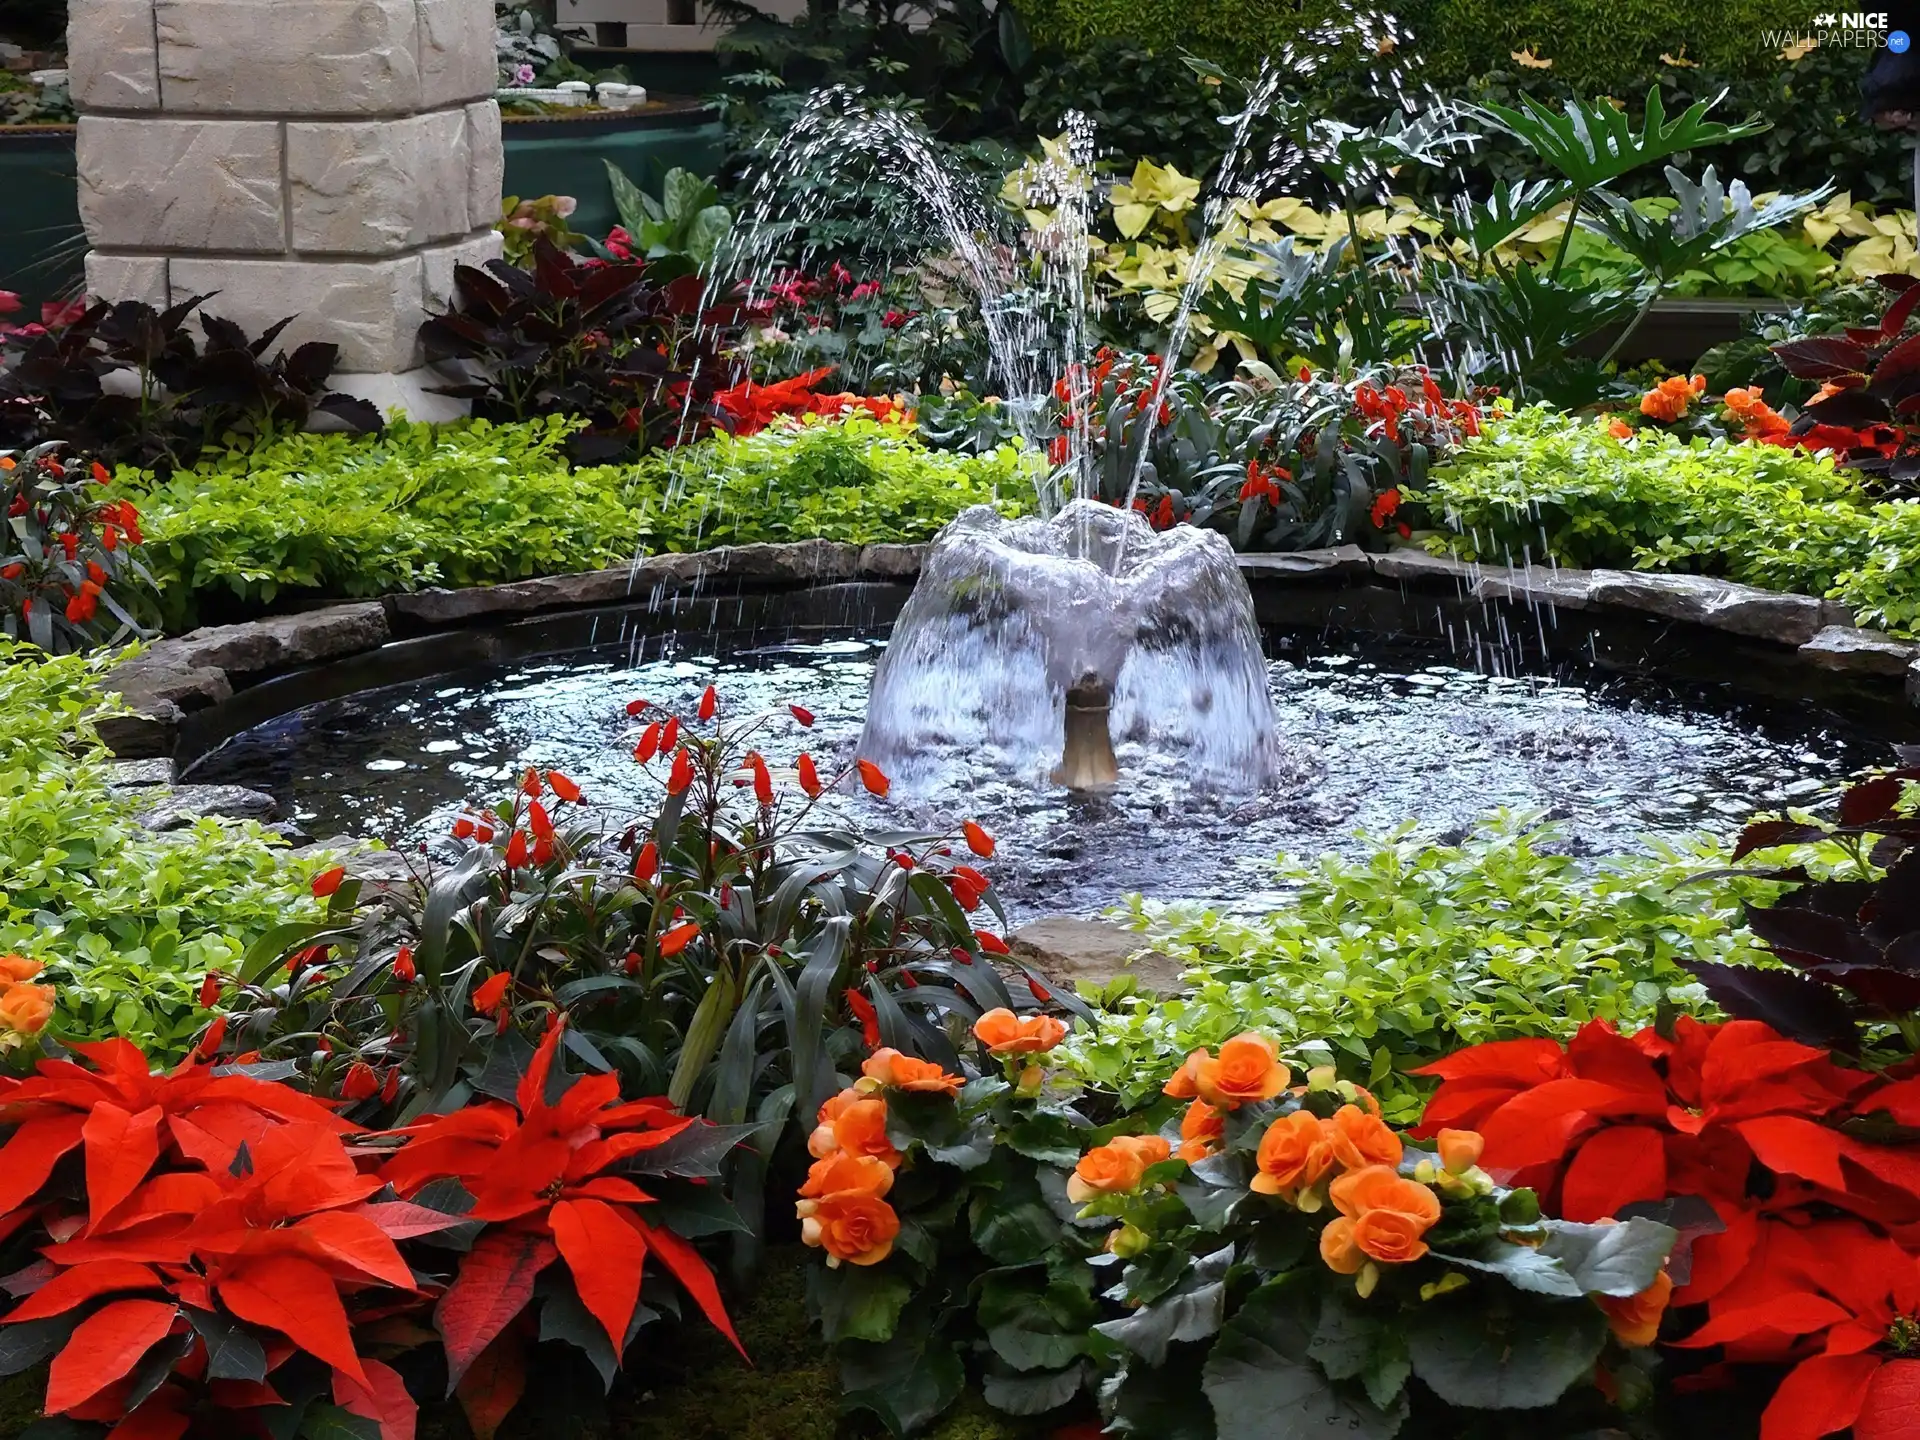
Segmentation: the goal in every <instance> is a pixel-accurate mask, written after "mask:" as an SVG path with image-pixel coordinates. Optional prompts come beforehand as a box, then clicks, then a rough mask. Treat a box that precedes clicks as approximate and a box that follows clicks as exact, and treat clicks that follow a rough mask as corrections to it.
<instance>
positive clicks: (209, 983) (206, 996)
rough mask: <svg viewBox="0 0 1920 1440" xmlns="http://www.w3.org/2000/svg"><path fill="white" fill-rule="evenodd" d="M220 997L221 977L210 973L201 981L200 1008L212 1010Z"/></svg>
mask: <svg viewBox="0 0 1920 1440" xmlns="http://www.w3.org/2000/svg"><path fill="white" fill-rule="evenodd" d="M219 998H220V977H219V976H218V975H214V974H212V973H209V974H208V976H207V978H206V979H204V980H202V981H201V982H200V1008H201V1009H202V1010H211V1009H212V1008H213V1002H214V1001H216V1000H218V999H219Z"/></svg>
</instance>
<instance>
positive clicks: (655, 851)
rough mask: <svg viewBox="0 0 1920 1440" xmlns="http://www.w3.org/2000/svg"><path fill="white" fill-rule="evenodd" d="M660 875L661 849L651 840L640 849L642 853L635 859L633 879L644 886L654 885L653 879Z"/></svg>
mask: <svg viewBox="0 0 1920 1440" xmlns="http://www.w3.org/2000/svg"><path fill="white" fill-rule="evenodd" d="M659 873H660V849H659V847H658V846H656V845H655V844H654V843H653V841H651V840H649V841H647V843H646V844H644V845H642V846H641V847H640V853H639V854H638V855H636V856H634V857H633V878H634V880H635V881H636V882H638V883H639V884H642V885H650V884H652V883H653V877H654V876H655V875H658V874H659Z"/></svg>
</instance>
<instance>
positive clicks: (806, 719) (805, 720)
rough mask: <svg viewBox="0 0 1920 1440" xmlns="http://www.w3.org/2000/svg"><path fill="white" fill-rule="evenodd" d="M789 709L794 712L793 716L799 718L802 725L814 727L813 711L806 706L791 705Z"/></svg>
mask: <svg viewBox="0 0 1920 1440" xmlns="http://www.w3.org/2000/svg"><path fill="white" fill-rule="evenodd" d="M787 709H788V710H790V711H792V712H793V718H794V719H796V720H798V721H799V722H800V723H801V724H802V725H805V726H806V727H807V728H808V729H812V728H813V712H812V711H811V710H809V709H807V708H806V706H804V705H789V706H787Z"/></svg>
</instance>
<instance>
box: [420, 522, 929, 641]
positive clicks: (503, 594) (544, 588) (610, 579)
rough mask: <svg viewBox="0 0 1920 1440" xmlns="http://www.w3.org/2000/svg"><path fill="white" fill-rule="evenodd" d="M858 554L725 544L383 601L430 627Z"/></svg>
mask: <svg viewBox="0 0 1920 1440" xmlns="http://www.w3.org/2000/svg"><path fill="white" fill-rule="evenodd" d="M865 548H866V549H867V550H887V551H893V550H908V549H917V548H918V547H913V546H904V545H902V546H873V545H870V546H867V547H865ZM862 553H863V551H862V547H860V546H858V545H848V544H842V543H841V542H839V541H837V540H797V541H794V542H793V543H791V544H786V545H774V544H759V543H756V544H753V545H723V546H721V547H720V548H719V549H717V550H703V551H699V552H696V553H694V554H671V555H653V556H649V557H648V558H647V559H645V560H641V561H638V562H636V563H634V564H632V565H618V566H614V567H613V568H611V569H607V570H589V571H585V572H583V573H581V574H578V575H553V576H544V577H542V578H540V579H537V580H516V581H513V582H511V583H509V584H506V585H477V586H474V587H473V588H472V589H468V590H420V591H416V592H414V593H413V594H410V595H392V596H389V597H388V598H387V600H386V602H385V603H386V606H387V608H388V610H389V611H390V612H391V614H392V616H393V618H394V619H395V620H397V621H400V622H402V623H404V624H405V625H407V626H410V627H425V628H432V627H435V626H441V625H459V624H464V623H466V622H469V621H474V620H486V619H492V618H495V617H498V616H504V615H531V614H535V613H537V612H539V611H543V610H570V609H584V608H587V607H589V606H594V605H619V604H623V603H625V602H627V601H644V600H648V599H650V598H652V597H654V596H657V595H662V594H668V593H671V592H673V591H676V590H685V589H689V588H691V587H693V586H695V585H698V584H700V583H702V582H703V581H706V580H712V579H728V580H748V581H753V580H767V581H796V580H798V581H813V582H818V581H829V580H851V579H854V578H855V577H857V576H858V575H860V574H861V573H862V567H861V556H862ZM899 563H903V562H899ZM919 569H920V565H919V559H918V556H917V555H916V556H915V558H914V560H913V569H912V571H911V573H913V574H918V573H919ZM902 573H907V572H902Z"/></svg>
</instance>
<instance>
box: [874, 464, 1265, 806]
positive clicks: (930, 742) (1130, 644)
mask: <svg viewBox="0 0 1920 1440" xmlns="http://www.w3.org/2000/svg"><path fill="white" fill-rule="evenodd" d="M1122 555H1125V556H1126V559H1125V562H1124V564H1123V563H1122V561H1121V558H1120V557H1121V556H1122ZM1266 673H1267V662H1266V657H1265V656H1264V655H1263V654H1262V652H1261V648H1260V631H1259V627H1258V625H1257V624H1256V622H1255V619H1254V611H1253V598H1252V596H1251V595H1250V594H1249V593H1248V590H1247V583H1246V581H1245V579H1243V578H1242V577H1241V574H1240V571H1239V567H1238V566H1237V565H1236V564H1235V563H1234V558H1233V552H1232V550H1231V549H1230V548H1229V547H1228V545H1227V543H1226V540H1225V538H1224V537H1222V536H1220V535H1217V534H1214V533H1213V532H1212V531H1208V530H1200V529H1196V528H1194V527H1192V526H1180V527H1178V528H1177V529H1174V530H1169V531H1165V532H1162V533H1158V534H1156V533H1155V532H1154V531H1153V530H1151V529H1150V528H1149V527H1148V526H1147V524H1146V522H1145V521H1144V520H1142V519H1141V518H1140V517H1139V516H1137V515H1135V514H1133V513H1132V512H1131V511H1123V510H1116V509H1114V508H1113V507H1112V506H1108V505H1102V504H1099V503H1098V502H1095V501H1089V500H1074V501H1071V502H1069V503H1068V504H1067V505H1066V506H1065V507H1064V508H1063V509H1062V510H1061V511H1060V512H1059V513H1058V514H1056V515H1054V516H1053V517H1051V518H1050V519H1044V520H1038V519H1035V520H1007V519H1005V518H1003V517H1002V516H1000V515H999V514H998V513H997V512H995V511H994V510H992V509H991V508H989V507H987V506H978V507H976V508H974V509H971V510H968V511H966V512H965V513H963V514H962V515H961V516H960V517H959V518H958V519H957V520H955V521H954V522H953V523H952V524H951V525H949V526H948V527H947V528H946V530H945V531H943V532H942V533H941V536H940V538H939V539H938V540H937V541H936V542H935V543H934V546H933V550H932V552H931V553H930V555H929V557H928V559H927V562H926V565H925V568H924V569H923V570H922V572H921V576H920V583H919V584H918V585H917V586H916V587H915V588H914V592H913V597H912V598H911V599H910V600H909V601H908V602H907V606H906V609H905V610H904V611H903V612H902V613H901V616H900V621H899V624H898V626H897V627H896V629H895V631H894V640H893V643H892V645H891V646H889V647H888V650H887V652H886V654H885V656H884V657H883V658H882V659H881V661H880V664H879V667H878V669H877V670H876V671H875V674H874V679H873V692H872V695H871V697H870V699H869V701H868V705H867V720H866V728H865V731H864V733H863V734H862V736H861V740H860V753H861V754H862V755H864V756H866V757H867V758H869V759H872V760H874V761H876V762H878V763H879V764H880V765H881V766H882V767H883V768H885V769H888V770H889V771H890V772H892V773H894V774H896V775H897V776H898V777H900V778H902V779H904V780H906V781H907V783H909V784H915V783H917V782H918V781H919V780H920V779H921V778H922V777H923V774H924V773H925V772H929V771H937V770H938V769H940V768H942V767H944V766H945V765H946V764H947V762H948V760H949V759H950V758H951V757H953V756H954V755H956V754H958V755H960V756H963V757H968V758H970V759H972V760H973V761H974V763H976V764H985V765H987V766H989V767H991V768H992V769H993V770H995V771H998V772H1001V773H1003V774H1007V775H1011V776H1016V777H1024V778H1026V779H1027V780H1029V781H1032V782H1039V781H1042V780H1044V779H1046V778H1047V777H1048V775H1049V773H1050V772H1051V770H1052V767H1053V766H1054V764H1055V762H1057V761H1058V760H1059V759H1060V758H1061V744H1062V740H1061V737H1062V734H1063V731H1064V728H1065V722H1066V707H1067V703H1068V692H1069V691H1071V690H1075V689H1077V688H1083V687H1089V686H1092V687H1095V688H1098V689H1099V690H1101V691H1102V692H1103V693H1104V694H1106V695H1109V696H1111V719H1110V725H1111V733H1112V734H1113V736H1114V737H1115V738H1116V739H1119V740H1121V741H1122V742H1123V743H1134V744H1139V745H1142V746H1144V747H1145V748H1146V750H1147V751H1148V753H1149V755H1150V756H1151V760H1150V762H1149V763H1150V764H1151V765H1152V766H1153V767H1154V768H1156V769H1162V768H1164V769H1165V770H1166V771H1167V772H1168V773H1177V774H1183V775H1186V776H1187V777H1189V778H1190V780H1191V781H1192V782H1193V783H1194V784H1196V785H1200V786H1203V787H1209V788H1218V789H1230V790H1233V789H1237V790H1248V789H1258V788H1260V787H1261V786H1263V785H1265V784H1266V783H1267V782H1268V781H1269V780H1270V779H1272V778H1273V776H1274V775H1275V774H1276V772H1277V771H1278V768H1279V765H1280V747H1279V742H1278V740H1277V739H1276V728H1275V719H1274V712H1273V702H1272V700H1271V698H1270V697H1269V695H1268V693H1267V684H1266Z"/></svg>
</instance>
